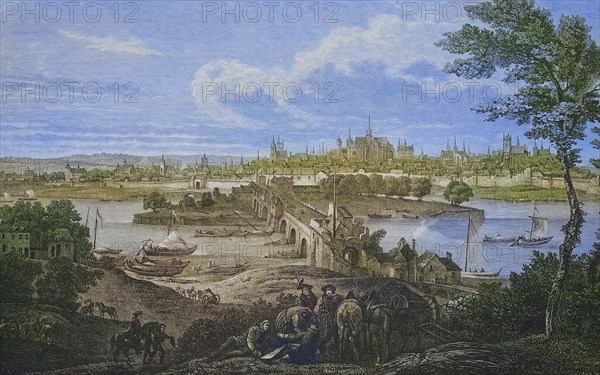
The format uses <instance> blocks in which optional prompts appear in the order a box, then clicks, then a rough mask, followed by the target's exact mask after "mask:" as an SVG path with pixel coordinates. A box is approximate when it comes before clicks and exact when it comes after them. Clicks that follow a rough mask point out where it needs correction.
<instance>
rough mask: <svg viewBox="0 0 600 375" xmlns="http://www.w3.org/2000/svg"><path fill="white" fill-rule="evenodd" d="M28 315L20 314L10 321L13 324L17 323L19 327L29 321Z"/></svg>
mask: <svg viewBox="0 0 600 375" xmlns="http://www.w3.org/2000/svg"><path fill="white" fill-rule="evenodd" d="M29 319H30V318H29V314H27V313H24V312H20V313H18V314H17V315H15V316H14V318H12V320H14V321H15V322H17V324H19V325H21V324H23V323H25V322H28V321H29Z"/></svg>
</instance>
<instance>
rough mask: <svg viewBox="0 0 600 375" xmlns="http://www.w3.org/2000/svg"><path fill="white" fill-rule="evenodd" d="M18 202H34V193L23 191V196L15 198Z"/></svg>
mask: <svg viewBox="0 0 600 375" xmlns="http://www.w3.org/2000/svg"><path fill="white" fill-rule="evenodd" d="M17 199H18V200H20V201H35V200H37V197H36V196H35V192H34V191H33V190H31V189H29V190H27V191H25V194H24V195H22V196H20V197H18V198H17Z"/></svg>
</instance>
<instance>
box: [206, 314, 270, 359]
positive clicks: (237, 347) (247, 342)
mask: <svg viewBox="0 0 600 375" xmlns="http://www.w3.org/2000/svg"><path fill="white" fill-rule="evenodd" d="M278 344H279V339H278V337H277V336H276V335H275V333H274V332H273V330H272V329H271V322H270V321H268V320H264V321H262V322H261V323H260V325H258V326H254V327H251V328H250V329H249V330H248V331H247V332H246V333H245V334H242V335H239V336H231V337H229V338H228V339H227V340H226V341H225V342H224V343H223V345H221V347H220V348H219V349H217V350H216V351H214V352H213V353H212V354H211V355H210V356H209V357H208V360H209V361H214V360H217V359H220V358H221V357H223V356H224V355H226V354H227V353H230V352H233V351H240V352H242V353H243V354H244V355H251V356H253V357H256V358H258V357H260V356H261V355H263V354H264V353H268V352H269V351H271V350H273V349H274V348H276V347H277V346H278Z"/></svg>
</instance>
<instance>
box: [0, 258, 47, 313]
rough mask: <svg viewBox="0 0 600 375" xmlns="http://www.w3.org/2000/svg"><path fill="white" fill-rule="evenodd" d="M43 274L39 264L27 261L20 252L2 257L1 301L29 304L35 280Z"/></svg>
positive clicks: (0, 272)
mask: <svg viewBox="0 0 600 375" xmlns="http://www.w3.org/2000/svg"><path fill="white" fill-rule="evenodd" d="M41 273H42V265H41V263H39V262H36V261H32V260H27V259H25V257H24V256H23V254H21V253H20V252H18V251H10V252H8V253H5V254H2V255H1V256H0V285H2V287H1V288H0V301H2V302H4V303H7V302H15V303H27V302H29V301H30V300H31V298H32V295H33V285H32V284H33V280H35V278H36V277H38V275H39V274H41Z"/></svg>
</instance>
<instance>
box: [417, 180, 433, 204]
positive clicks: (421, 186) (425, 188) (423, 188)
mask: <svg viewBox="0 0 600 375" xmlns="http://www.w3.org/2000/svg"><path fill="white" fill-rule="evenodd" d="M431 187H432V185H431V180H430V179H428V178H427V177H423V178H415V179H414V180H413V182H412V194H413V195H414V196H415V197H416V198H417V199H418V200H422V199H423V197H424V196H426V195H429V194H431Z"/></svg>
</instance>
